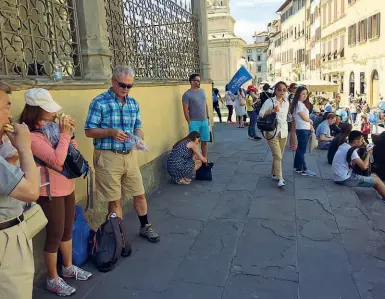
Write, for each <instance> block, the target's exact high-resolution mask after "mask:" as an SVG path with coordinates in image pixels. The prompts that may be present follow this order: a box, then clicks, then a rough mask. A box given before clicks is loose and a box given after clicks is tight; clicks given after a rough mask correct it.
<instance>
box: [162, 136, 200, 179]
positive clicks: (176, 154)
mask: <svg viewBox="0 0 385 299" xmlns="http://www.w3.org/2000/svg"><path fill="white" fill-rule="evenodd" d="M200 139H201V136H200V134H199V132H197V131H193V132H191V133H190V134H188V135H187V136H186V137H185V138H183V139H181V140H179V141H178V142H177V143H175V145H174V146H173V148H172V150H171V154H170V156H169V157H168V160H167V172H168V174H169V175H170V177H171V179H172V181H173V182H175V183H176V184H178V185H188V184H190V183H191V180H190V179H189V178H188V176H189V175H191V174H192V173H193V172H194V171H197V170H198V169H199V168H201V166H202V163H207V159H206V158H205V157H203V155H202V154H201V152H200V150H199V148H198V145H199V142H200ZM194 156H195V157H197V159H194Z"/></svg>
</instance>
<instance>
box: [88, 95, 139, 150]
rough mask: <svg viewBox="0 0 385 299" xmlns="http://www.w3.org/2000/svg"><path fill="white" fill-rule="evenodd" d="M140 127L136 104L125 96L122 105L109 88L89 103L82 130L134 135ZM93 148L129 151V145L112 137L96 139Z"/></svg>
mask: <svg viewBox="0 0 385 299" xmlns="http://www.w3.org/2000/svg"><path fill="white" fill-rule="evenodd" d="M141 127H142V122H141V120H140V111H139V104H138V102H137V101H135V100H134V99H133V98H131V97H129V96H127V97H126V103H125V104H122V103H121V102H120V100H119V99H118V98H117V97H116V95H115V94H114V92H113V91H112V89H111V88H110V89H109V90H108V91H107V92H104V93H102V94H100V95H98V96H97V97H96V98H95V99H94V100H93V101H92V102H91V104H90V108H89V111H88V115H87V120H86V123H85V126H84V129H85V130H87V129H120V130H122V131H123V132H129V133H131V134H134V130H136V129H140V128H141ZM94 146H95V148H96V149H101V150H116V151H128V150H130V149H131V146H130V145H129V143H124V142H118V141H116V140H115V139H113V138H112V137H105V138H96V139H94Z"/></svg>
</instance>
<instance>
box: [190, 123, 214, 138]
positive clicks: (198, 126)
mask: <svg viewBox="0 0 385 299" xmlns="http://www.w3.org/2000/svg"><path fill="white" fill-rule="evenodd" d="M189 129H190V133H191V132H193V131H197V132H199V134H200V135H201V141H203V142H209V141H210V125H209V120H208V119H205V120H192V121H190V125H189Z"/></svg>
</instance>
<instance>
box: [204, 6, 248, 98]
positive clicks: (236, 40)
mask: <svg viewBox="0 0 385 299" xmlns="http://www.w3.org/2000/svg"><path fill="white" fill-rule="evenodd" d="M206 3H207V13H208V15H207V16H208V18H207V19H208V53H209V62H210V66H211V79H212V80H213V82H214V84H215V86H216V88H218V89H219V90H220V91H221V92H224V90H225V86H226V84H227V83H228V82H229V81H230V80H231V78H232V77H233V76H234V74H235V73H236V72H237V70H238V68H239V67H240V66H241V65H245V66H246V67H247V68H248V69H249V71H252V69H251V68H252V67H253V65H252V64H249V63H248V62H247V61H246V60H245V57H244V53H243V52H244V48H245V46H246V42H245V41H244V40H243V39H242V38H240V37H237V36H236V35H235V32H234V25H235V19H234V18H233V17H232V16H231V13H230V6H229V1H207V2H206Z"/></svg>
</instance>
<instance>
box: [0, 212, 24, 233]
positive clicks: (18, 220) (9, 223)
mask: <svg viewBox="0 0 385 299" xmlns="http://www.w3.org/2000/svg"><path fill="white" fill-rule="evenodd" d="M23 221H24V214H21V215H20V216H19V217H16V218H14V219H12V220H9V221H5V222H2V223H0V230H4V229H7V228H11V227H12V226H15V225H18V224H19V223H22V222H23Z"/></svg>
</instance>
